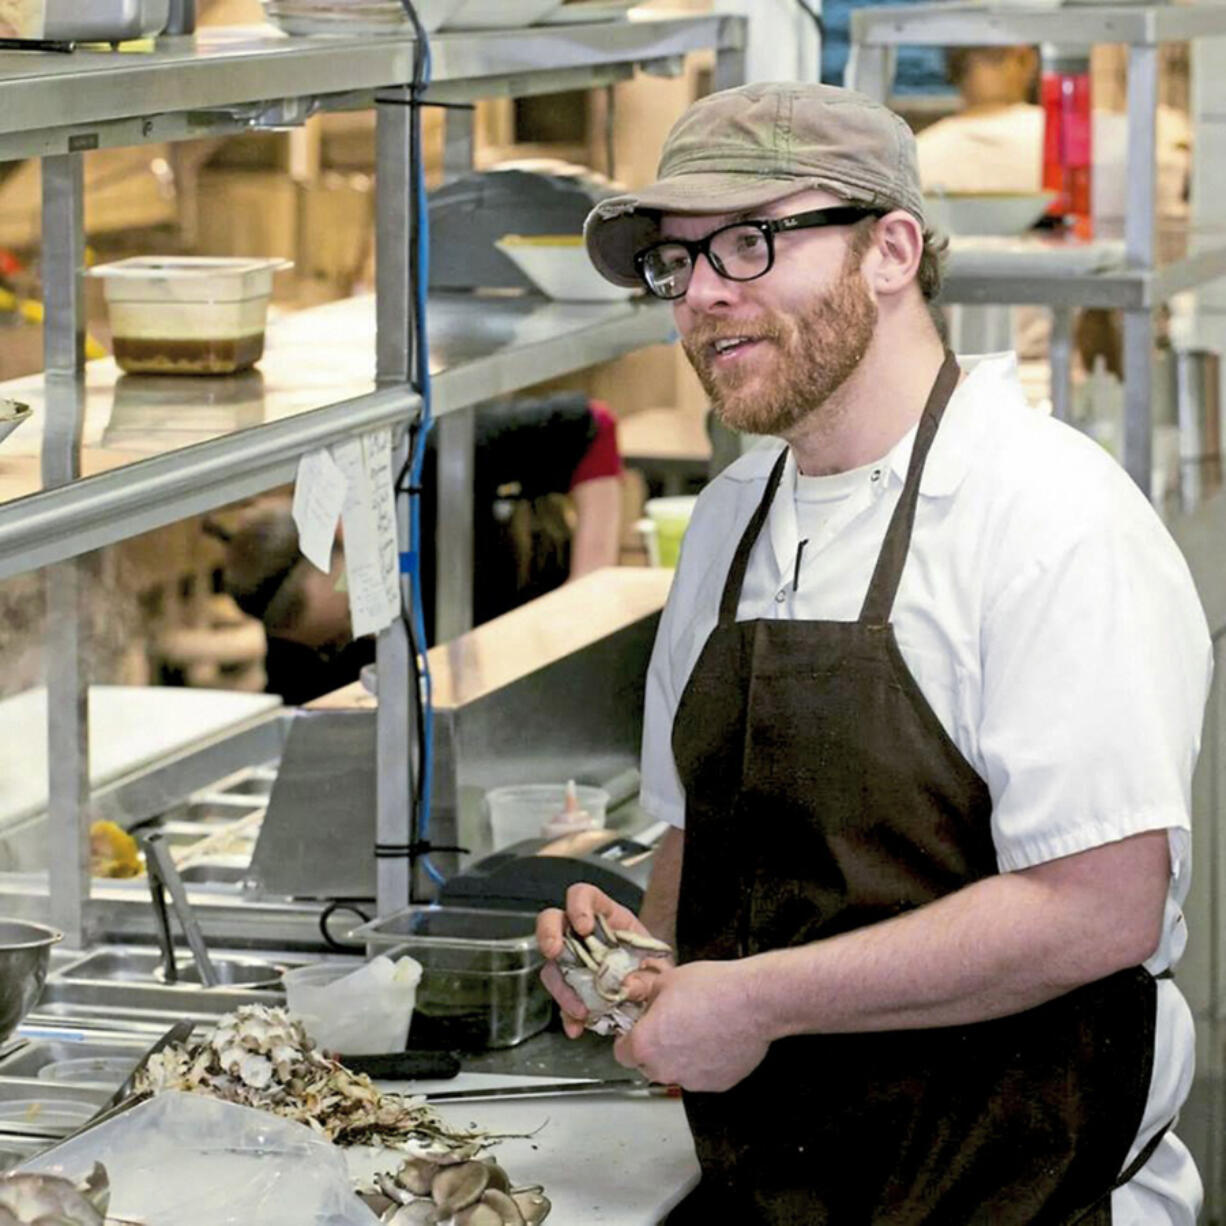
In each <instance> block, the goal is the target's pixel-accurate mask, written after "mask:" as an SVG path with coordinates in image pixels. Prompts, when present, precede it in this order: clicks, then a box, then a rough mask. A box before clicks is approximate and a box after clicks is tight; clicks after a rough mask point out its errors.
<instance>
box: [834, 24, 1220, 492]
mask: <svg viewBox="0 0 1226 1226" xmlns="http://www.w3.org/2000/svg"><path fill="white" fill-rule="evenodd" d="M1217 34H1226V4H1220V3H1214V4H1203V5H1183V4H1136V5H1133V4H1128V5H1097V4H1087V5H1080V4H1067V5H1063V6H1061V7H1057V8H1050V7H1043V6H1031V7H1023V6H1020V5H1019V6H1016V7H1015V6H1013V5H1001V6H999V7H997V6H991V5H989V6H983V5H978V4H969V3H962V2H959V3H954V4H916V5H909V6H907V7H905V8H893V7H883V8H864V9H860V10H858V11H857V12H855V13H854V14H853V15H852V26H851V41H852V53H851V58H850V59H849V61H848V68H847V83H848V85H851V86H853V87H854V88H856V89H860V90H863V91H864V92H865V93H868V94H871V95H872V96H874V97H877V98H881V99H883V100H884V99H885V98H886V96H887V94H888V90H889V86H890V82H891V81H892V79H893V75H894V68H893V61H894V54H895V50H896V48H897V47H899V46H903V45H921V46H1008V45H1011V44H1016V43H1054V44H1056V45H1058V46H1062V47H1076V48H1082V47H1084V48H1089V47H1091V46H1094V45H1095V44H1098V43H1124V44H1127V46H1128V135H1129V148H1128V199H1127V207H1126V210H1125V219H1124V235H1123V238H1124V263H1123V267H1122V269H1119V270H1117V271H1112V272H1102V273H1097V274H1085V275H1082V276H1071V277H1070V276H1065V275H1063V274H1052V275H1049V276H1043V275H1026V274H1022V275H1020V276H1018V277H1016V278H1001V277H1000V276H999V274H995V275H988V276H982V275H975V273H974V272H973V270H971V271H968V272H967V273H966V275H965V276H963V275H958V274H957V271H956V269H951V273H952V274H953V275H951V278H950V284H949V287H948V290H947V292H945V293H944V294H943V300H944V301H946V302H951V303H957V302H966V303H977V304H984V303H989V302H994V303H1022V302H1026V303H1037V304H1040V305H1047V306H1050V307H1051V308H1052V344H1051V359H1052V403H1053V408H1054V411H1055V412H1056V415H1057V416H1060V417H1063V418H1065V419H1067V417H1068V415H1069V402H1070V399H1071V397H1070V386H1071V375H1070V356H1071V351H1072V346H1071V327H1072V320H1071V314H1070V308H1072V307H1073V306H1103V307H1118V308H1120V309H1122V310H1123V312H1124V409H1125V419H1124V467H1125V468H1126V469H1127V470H1128V472H1129V473H1130V474H1131V475H1132V477H1133V479H1134V480H1135V481H1136V482H1137V483H1138V484H1139V485H1140V486H1141V488H1142V489H1144V490H1147V491H1148V490H1149V488H1150V481H1151V469H1152V462H1153V461H1152V452H1153V445H1152V429H1153V424H1152V421H1151V416H1150V400H1151V393H1152V384H1153V356H1152V355H1153V352H1154V318H1153V310H1154V307H1155V306H1156V305H1158V304H1159V303H1160V302H1162V301H1163V300H1164V299H1165V298H1168V297H1169V296H1170V295H1171V294H1174V293H1178V292H1180V291H1182V290H1186V289H1193V288H1195V287H1196V286H1198V285H1203V284H1205V283H1207V282H1209V281H1212V280H1215V279H1216V278H1218V277H1220V276H1222V275H1223V274H1224V273H1226V238H1224V239H1222V240H1220V241H1219V242H1217V243H1209V242H1207V243H1205V244H1203V245H1202V246H1201V247H1200V248H1198V250H1197V251H1196V253H1195V254H1194V255H1189V256H1187V257H1186V258H1185V257H1181V258H1179V259H1177V260H1175V261H1173V262H1170V263H1167V262H1165V261H1162V260H1160V259H1159V235H1158V227H1157V220H1156V207H1155V198H1154V184H1155V181H1156V177H1157V145H1156V130H1155V125H1156V116H1157V110H1158V47H1159V46H1160V45H1161V44H1162V43H1166V42H1181V41H1186V40H1188V39H1193V38H1201V37H1206V36H1210V35H1217Z"/></svg>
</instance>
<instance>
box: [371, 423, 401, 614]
mask: <svg viewBox="0 0 1226 1226" xmlns="http://www.w3.org/2000/svg"><path fill="white" fill-rule="evenodd" d="M362 447H363V450H364V452H365V455H366V471H367V473H368V474H369V476H370V483H371V488H372V491H373V493H374V507H375V528H376V533H377V537H378V541H379V570H380V574H381V575H382V576H383V586H384V589H385V591H386V592H387V602H388V604H389V605H390V606H391V607H392V609H393V610H394V611H395V612H396V614H399V613H400V538H399V537H398V536H397V533H396V493H395V484H396V477H395V474H394V473H393V472H392V432H391V431H390V430H380V431H378V432H377V433H375V434H367V435H366V436H365V437H364V438H363V439H362Z"/></svg>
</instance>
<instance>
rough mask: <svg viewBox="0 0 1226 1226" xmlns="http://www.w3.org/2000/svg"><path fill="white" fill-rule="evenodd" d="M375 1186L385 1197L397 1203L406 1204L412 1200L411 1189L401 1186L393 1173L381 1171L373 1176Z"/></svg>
mask: <svg viewBox="0 0 1226 1226" xmlns="http://www.w3.org/2000/svg"><path fill="white" fill-rule="evenodd" d="M375 1187H377V1188H378V1189H379V1191H380V1192H382V1193H383V1195H384V1196H386V1197H387V1199H388V1200H392V1201H395V1202H396V1204H398V1205H408V1204H410V1203H412V1201H413V1191H412V1189H411V1188H407V1187H405V1186H403V1185H402V1184H401V1182H400V1180H399V1179H397V1178H396V1177H395V1176H394V1175H385V1174H383V1172H382V1171H380V1172H379V1174H377V1175H376V1176H375Z"/></svg>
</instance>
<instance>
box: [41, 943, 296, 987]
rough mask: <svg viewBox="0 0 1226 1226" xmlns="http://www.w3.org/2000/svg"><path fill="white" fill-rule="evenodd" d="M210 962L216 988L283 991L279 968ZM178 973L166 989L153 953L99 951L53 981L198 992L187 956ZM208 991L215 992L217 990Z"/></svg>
mask: <svg viewBox="0 0 1226 1226" xmlns="http://www.w3.org/2000/svg"><path fill="white" fill-rule="evenodd" d="M212 962H213V967H214V969H215V970H216V971H217V977H218V980H219V987H220V988H232V987H251V988H258V989H261V990H263V991H267V992H281V991H283V989H282V988H281V985H280V982H279V981H280V975H281V971H282V969H283V967H281V966H279V965H275V964H273V963H271V962H264V961H261V960H260V959H257V958H248V957H241V956H237V955H232V954H213V955H212ZM178 970H179V980H178V982H177V983H176V984H173V985H168V984H167V983H166V982H165V980H164V978H163V974H162V958H161V955H160V954H159V953H158V952H157V951H156V950H148V949H103V950H99V951H98V952H97V953H93V954H89V955H87V956H86V957H84V958H82V959H81V961H79V962H74V963H73V964H72V965H71V966H66V967H64V968H63V969H62V970H61V971H60V972H59V974H58V975H56V976H55V978H56V979H61V980H70V981H80V980H86V981H100V982H104V983H112V984H114V983H140V984H156V985H158V986H159V987H161V988H167V987H172V988H183V987H185V988H192V989H194V990H196V991H201V990H202V985H201V983H200V974H199V971H198V970H197V968H196V965H195V963H194V962H193V961H192V960H191V956H190V955H189V954H186V953H184V954H182V955H181V956H180V957H179V962H178ZM209 990H210V991H218V990H219V988H211V989H209Z"/></svg>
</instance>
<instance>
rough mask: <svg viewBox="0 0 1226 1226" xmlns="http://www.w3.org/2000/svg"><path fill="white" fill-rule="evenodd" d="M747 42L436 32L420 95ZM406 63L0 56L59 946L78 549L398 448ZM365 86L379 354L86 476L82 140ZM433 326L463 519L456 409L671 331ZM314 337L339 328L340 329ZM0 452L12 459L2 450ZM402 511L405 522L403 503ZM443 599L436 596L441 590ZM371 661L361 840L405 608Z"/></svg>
mask: <svg viewBox="0 0 1226 1226" xmlns="http://www.w3.org/2000/svg"><path fill="white" fill-rule="evenodd" d="M743 45H744V20H743V19H741V18H736V17H727V16H719V15H701V16H676V17H674V16H662V17H652V16H648V17H646V18H645V19H643V20H633V19H631V20H620V21H615V22H607V23H599V24H593V25H590V26H585V25H565V26H553V27H551V26H543V27H533V28H529V29H523V30H512V31H506V30H503V31H497V32H492V33H489V34H478V33H472V34H468V33H465V34H452V35H439V36H437V37H435V38H432V39H431V52H432V61H433V73H432V84H431V86H430V89H429V93H428V98H429V99H430V100H432V101H441V102H466V101H471V100H473V99H476V98H479V97H488V96H498V95H503V96H510V95H516V96H522V95H526V94H534V93H548V92H552V91H556V90H562V89H575V88H580V87H591V86H600V85H607V84H610V83H612V82H615V81H619V80H623V79H626V78H629V77H630V76H632V75H633V74H634V72H635V71H636V70H638V69H642V70H645V71H649V72H657V73H662V74H673V73H675V72H677V71H679V69H680V66H681V64H682V62H683V60H684V57H685V56H687V55H689V54H691V53H692V52H696V51H700V50H713V51H714V52H715V53H716V74H715V75H716V82H717V84H719V85H722V84H732V83H735V82H737V81H739V80H740V79H742V76H743ZM412 65H413V39H412V38H411V37H381V38H353V39H348V38H345V39H337V38H328V39H326V40H311V39H292V38H287V37H284V36H282V35H279V34H277V33H275V32H274V31H272V30H270V29H264V28H256V29H220V30H203V31H201V32H200V33H199V34H197V35H195V36H193V37H190V38H173V39H162V40H159V41H158V43H157V45H156V47H155V49H154V50H152V51H151V52H149V53H147V54H132V55H115V54H112V53H109V52H93V51H88V50H86V51H80V52H78V53H77V54H75V55H73V56H71V57H66V56H64V57H61V56H54V55H43V56H31V55H25V54H14V53H0V160H8V159H15V158H21V157H32V156H33V157H40V158H42V182H43V274H44V276H43V280H44V297H45V305H46V319H47V322H46V325H45V354H46V361H45V366H46V370H45V373H44V375H43V377H42V380H41V383H40V385H38V386H36V387H34V388H33V389H31V388H29V387H28V385H27V386H25V387H23V391H30V390H32V391H34V392H35V394H34V395H33V396H26V397H25V398H27V399H30V398H32V399H35V400H36V401H38V403H39V407H40V410H41V411H40V414H39V415H40V417H41V419H42V426H43V434H42V438H41V441H40V445H39V446H38V447H37V448H35V449H33V451H32V452H31V451H29V450H27V451H26V452H25V453H24V455H23V451H22V448H24V447H27V444H26V443H24V442H23V440H22V439H21V438H20V433H21V432H18V434H16V435H14V436H13V438H12V439H11V440H9V443H8V444H7V445H6V446H5V447H0V464H2V465H3V467H4V468H5V469H9V468H15V469H16V470H18V472H19V473H20V474H21V475H20V476H19V478H18V489H17V491H16V492H17V493H18V494H21V495H25V494H27V493H28V496H20V497H14V498H13V499H12V500H11V501H7V502H0V576H3V575H9V574H13V573H15V572H17V571H19V570H22V569H30V568H33V567H39V566H44V565H49V570H48V572H47V599H48V618H47V623H48V624H47V650H46V656H47V661H48V664H47V688H48V701H49V710H50V713H51V715H50V719H49V726H48V741H49V745H48V749H49V753H48V757H49V761H50V762H51V763H52V767H51V772H50V775H51V777H50V779H49V816H50V821H51V827H50V831H51V839H52V842H53V845H54V846H56V847H57V854H56V855H55V856H53V857H52V858H51V862H50V865H49V889H50V909H51V920H52V922H53V923H54V924H56V925H57V926H58V927H60V928H61V929H62V930H63V931H64V932H65V933H66V936H67V938H68V941H69V943H70V944H74V945H80V944H82V943H83V942H84V940H85V938H86V936H87V932H88V924H87V919H88V916H87V911H86V904H87V900H88V898H89V890H90V878H89V871H88V854H87V853H88V848H87V840H86V826H87V821H86V818H87V815H88V812H89V803H90V797H89V788H88V771H87V769H86V764H87V761H88V754H89V744H88V731H87V723H86V713H87V702H88V692H87V674H86V667H85V657H84V645H83V642H82V639H81V625H82V617H81V613H82V609H83V601H84V596H85V592H84V576H83V574H82V572H81V571H80V570H79V563H78V561H77V558H78V555H80V554H81V553H83V552H85V551H87V550H90V549H94V548H97V547H98V546H99V545H102V544H107V543H111V542H114V541H118V540H122V539H124V538H126V537H129V536H133V535H136V534H138V533H140V532H143V531H147V530H148V529H150V528H152V527H155V526H157V525H160V524H165V523H168V522H171V521H173V520H174V519H176V518H180V517H182V516H185V515H189V514H193V513H196V512H199V511H202V510H205V509H207V508H209V507H215V506H217V505H220V504H222V503H224V502H227V501H230V500H232V499H235V498H241V497H244V496H246V495H249V494H252V493H255V492H258V491H260V490H262V489H266V488H269V487H270V486H274V485H277V484H279V483H281V482H284V481H286V480H288V479H289V478H290V477H292V475H293V472H294V468H295V465H296V463H297V461H298V459H299V458H300V457H301V456H302V455H303V454H305V453H306V452H308V451H311V450H313V449H315V448H317V447H320V446H323V445H326V444H328V443H331V442H336V441H339V440H341V439H344V438H349V437H355V436H360V435H363V434H366V433H370V432H373V431H375V430H379V429H384V428H387V427H388V426H389V425H390V426H394V427H397V428H398V429H399V434H400V442H399V444H398V445H397V446H396V449H395V455H394V461H395V462H396V463H397V464H399V463H400V462H401V461H402V460H403V458H404V456H405V455H406V453H407V452H406V449H407V430H405V429H404V428H403V427H405V426H407V425H408V424H409V423H410V422H411V421H412V420H413V419H414V417H415V416H416V415H417V413H418V412H419V411H420V404H419V402H418V399H417V397H416V396H415V395H414V394H413V393H412V391H411V389H410V387H409V378H410V359H411V346H410V339H409V337H410V334H409V324H410V321H411V318H412V301H413V293H412V290H413V287H412V285H411V282H410V277H409V233H410V224H411V217H412V208H413V202H414V185H413V183H412V181H411V176H410V167H409V163H408V148H409V140H408V135H409V122H410V108H409V107H408V106H407V105H406V103H407V102H408V100H409V89H408V83H409V82H410V81H411V80H412ZM372 105H373V106H374V108H375V110H376V115H377V120H376V158H377V168H378V192H377V200H376V242H377V244H378V251H379V261H378V277H377V287H376V289H377V292H376V297H375V300H374V302H373V303H371V304H366V305H365V306H364V307H363V306H359V307H355V308H350V309H353V310H356V311H357V312H358V313H359V314H360V313H361V312H363V311H364V312H365V315H364V322H362V323H361V324H358V323H354V328H355V329H356V335H358V336H360V343H361V344H362V346H363V348H362V352H363V353H365V354H366V355H369V354H370V353H371V352H372V346H371V343H370V342H371V341H372V340H373V342H374V344H373V353H374V362H373V363H370V362H369V357H368V358H367V364H366V368H365V369H364V370H362V371H359V372H356V373H355V374H354V375H353V377H352V378H350V379H349V381H348V383H347V385H345V386H334V387H331V388H328V387H325V388H308V389H306V390H302V389H298V392H300V393H301V394H297V393H296V392H295V389H294V387H293V381H292V379H291V380H290V382H289V387H288V395H287V394H286V391H287V389H286V387H285V386H282V387H280V388H279V395H280V399H278V398H277V396H272V395H269V396H266V397H265V398H264V399H263V401H262V404H263V410H262V413H261V414H256V416H257V417H258V418H259V420H261V421H263V423H264V424H259V425H255V426H250V427H247V428H238V427H241V426H242V424H243V423H242V422H240V421H238V420H236V421H235V422H234V423H233V426H234V427H235V428H232V429H227V428H226V427H225V425H224V424H223V426H222V427H221V428H220V429H219V430H218V431H217V433H216V436H215V437H210V438H206V439H205V440H204V441H193V442H192V444H191V445H189V446H182V445H181V443H177V442H176V441H175V440H174V439H173V438H163V439H157V438H154V437H147V438H145V439H144V440H143V444H142V443H138V444H137V445H136V446H135V450H137V451H139V452H140V454H142V455H144V456H145V457H146V458H142V459H139V460H138V461H136V462H130V463H122V461H123V459H125V458H129V459H130V455H129V454H128V453H129V452H131V451H132V450H133V449H134V440H133V438H132V437H131V435H130V434H129V435H128V437H127V438H126V439H125V445H126V448H127V450H126V451H125V452H124V453H123V455H121V456H120V457H119V463H120V464H121V466H119V467H116V468H114V469H113V470H112V471H107V472H101V473H97V474H95V475H91V476H83V475H82V474H83V472H85V471H86V470H87V468H93V467H97V466H99V465H105V464H106V463H109V462H112V461H113V460H114V457H108V456H106V455H104V454H96V453H95V449H96V452H98V453H103V452H105V451H106V447H105V445H103V440H102V439H101V438H99V439H98V440H95V439H94V438H93V437H92V436H91V435H90V426H91V417H90V411H91V402H94V401H97V400H98V398H101V402H102V403H103V414H102V415H103V418H104V419H105V420H106V421H107V422H109V421H110V420H111V417H112V416H113V414H114V411H115V408H116V399H117V393H116V387H117V384H118V377H117V372H116V371H115V369H114V367H113V366H112V365H111V364H110V363H101V364H95V365H92V366H91V367H90V368H89V369H87V368H86V364H85V361H84V319H85V316H84V304H83V289H82V273H83V269H84V263H85V259H84V255H85V252H84V227H83V197H84V186H83V175H82V154H83V153H84V152H86V151H88V150H91V149H97V148H103V147H107V146H117V145H133V144H142V143H148V142H160V141H173V140H186V139H193V138H198V137H208V136H218V135H224V134H226V133H232V132H241V131H248V130H253V129H256V130H258V129H264V128H268V129H272V128H281V127H285V126H287V125H292V124H295V123H299V122H301V121H303V120H304V119H305V118H307V117H308V116H309V115H311V114H312V113H314V112H316V111H319V110H340V109H357V108H363V107H370V106H372ZM454 114H460V115H464V116H465V117H467V114H468V113H466V112H449V117H450V116H451V115H454ZM449 129H452V130H450V131H449V148H448V165H449V167H450V166H459V165H462V160H463V159H462V156H461V157H460V158H459V159H457V158H456V157H455V156H454V148H455V146H456V143H457V142H456V141H455V140H454V124H453V123H452V122H451V120H450V118H449ZM459 132H460V137H461V140H460V141H459V142H458V144H459V148H460V153H461V155H462V154H463V152H464V151H465V149H471V131H470V130H469V131H468V132H467V133H466V132H465V130H464V128H463V124H461V128H460V130H459ZM469 305H470V307H471V304H469ZM328 309H329V308H320V309H319V310H318V311H315V312H305V313H303V318H302V320H301V321H300V322H299V323H297V324H295V325H292V326H291V327H290V331H291V332H292V331H293V328H294V327H297V328H300V329H302V330H304V331H308V332H309V331H310V330H311V329H312V328H313V327H314V328H318V327H319V326H320V321H321V319H322V320H323V321H324V323H325V324H327V323H331V324H333V325H334V324H336V323H337V320H336V319H332V320H330V321H329V320H328V318H327V316H326V312H327V311H328ZM338 309H340V308H338ZM431 326H432V329H433V332H434V340H433V348H434V353H433V354H432V362H433V363H434V364H436V365H437V367H438V378H437V383H436V397H437V406H436V411H437V412H439V413H440V414H442V415H443V421H442V423H441V425H442V427H443V428H442V429H441V430H440V440H439V446H440V455H439V461H440V462H439V471H440V483H441V487H442V488H441V494H442V497H441V499H440V501H441V503H442V504H443V509H447V508H449V509H451V510H452V511H454V512H455V518H456V519H457V520H458V521H459V529H460V531H459V533H458V538H459V539H462V536H463V531H462V530H463V525H464V522H465V520H467V523H469V524H471V506H468V507H467V509H466V508H465V503H470V502H471V495H470V494H469V493H468V492H467V490H470V489H471V485H469V486H468V487H467V489H466V487H465V486H464V484H463V481H464V478H465V476H466V475H467V474H469V473H470V472H471V468H470V465H471V414H468V413H463V412H461V411H460V410H462V409H464V408H467V407H470V406H472V405H474V404H476V403H478V402H479V401H481V400H483V399H486V398H489V397H491V396H501V395H506V394H508V393H510V392H513V391H515V390H517V389H519V388H521V387H525V386H527V385H529V384H531V383H534V382H537V381H539V380H541V379H545V378H550V377H553V376H556V375H559V374H562V373H566V372H568V371H572V370H578V369H580V368H582V367H583V366H585V365H589V364H591V363H592V362H597V361H603V360H605V359H608V358H611V357H615V356H617V355H619V354H621V353H625V352H628V351H630V350H632V349H634V348H638V347H640V346H642V345H645V344H650V343H652V342H655V341H662V340H666V339H668V337H669V335H670V329H671V323H670V320H669V317H668V314H667V312H664V311H661V310H660V309H659V308H657V307H653V306H651V305H648V304H614V305H610V306H604V307H592V308H588V307H576V306H575V305H574V304H567V305H566V306H564V307H552V308H551V307H550V306H549V305H548V304H545V303H542V302H539V301H537V302H527V301H523V302H513V301H503V302H499V303H496V304H495V303H492V302H483V303H482V304H481V307H480V310H479V311H473V310H471V309H468V310H465V309H463V307H462V305H461V304H460V303H458V302H452V303H447V302H442V301H440V302H438V303H436V304H435V307H434V308H432V311H431ZM326 335H327V338H328V341H329V342H330V343H332V344H334V345H335V344H336V342H337V334H336V330H335V328H328V329H327V331H326ZM349 339H350V340H351V341H352V340H353V337H352V336H351V337H350V338H349ZM271 352H272V353H275V352H276V350H275V347H274V349H273V350H272V351H271ZM328 356H329V357H332V356H333V355H332V354H330V355H328ZM108 397H109V402H108ZM270 406H271V408H270ZM272 418H275V419H276V420H271V419H272ZM244 420H245V419H244ZM449 423H450V424H451V425H452V428H448V426H449ZM30 429H31V427H29V426H27V427H26V430H30ZM466 434H467V439H468V447H467V449H466V446H465V440H466ZM96 443H97V446H96V448H95V444H96ZM10 449H11V450H10ZM10 458H13V459H14V461H15V463H14V464H12V465H10V464H4V461H5V460H8V459H10ZM23 464H24V468H23ZM23 480H24V481H25V482H26V483H27V484H26V485H24V486H23V485H21V481H23ZM400 530H401V533H402V539H403V533H404V530H405V524H404V522H403V519H402V521H401V524H400ZM468 556H469V557H471V544H470V545H469V549H468ZM460 560H461V559H452V563H453V564H452V565H451V566H450V567H449V570H450V571H456V570H458V569H460V568H459V566H458V565H457V563H458V562H459V561H460ZM459 594H460V595H461V596H462V592H460V593H459ZM455 596H456V593H455V592H451V593H448V598H449V599H454V597H455ZM378 657H379V668H380V704H379V716H378V725H379V726H378V788H377V791H378V801H377V810H378V812H377V830H378V838H379V840H380V841H381V842H386V843H397V844H407V842H408V841H409V832H410V830H411V829H412V811H411V803H412V802H411V797H412V792H413V789H412V766H411V763H410V760H409V759H410V754H409V746H410V745H411V743H412V736H411V733H412V726H411V721H410V706H411V703H410V697H411V691H410V688H409V687H410V682H409V676H410V669H409V657H408V645H407V639H406V635H405V632H404V627H403V626H402V625H401V624H399V623H394V624H393V625H392V626H391V627H389V629H388V630H387V631H384V632H383V633H382V634H381V635H380V636H379V643H378ZM408 895H409V867H408V862H407V860H403V859H381V860H380V861H379V870H378V896H379V897H378V904H379V910H380V911H381V912H384V911H387V910H391V909H394V908H396V907H398V906H402V905H403V904H404V903H405V902H406V901H407V899H408Z"/></svg>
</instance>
